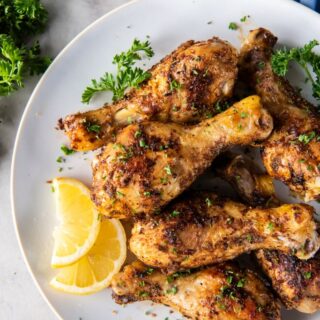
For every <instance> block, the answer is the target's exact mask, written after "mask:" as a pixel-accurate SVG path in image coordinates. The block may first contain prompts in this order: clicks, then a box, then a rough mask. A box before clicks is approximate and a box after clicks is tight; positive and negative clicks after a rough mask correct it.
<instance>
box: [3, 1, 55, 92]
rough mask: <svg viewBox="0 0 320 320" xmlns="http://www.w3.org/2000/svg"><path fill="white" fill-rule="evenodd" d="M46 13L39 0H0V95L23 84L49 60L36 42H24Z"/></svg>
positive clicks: (38, 28)
mask: <svg viewBox="0 0 320 320" xmlns="http://www.w3.org/2000/svg"><path fill="white" fill-rule="evenodd" d="M47 19H48V13H47V11H46V10H45V8H44V7H43V6H42V4H41V3H40V2H39V0H2V1H0V96H7V95H9V94H11V93H12V92H13V91H15V90H17V89H19V88H20V87H23V81H24V78H25V76H27V75H35V74H41V73H43V72H44V71H45V69H46V68H47V67H48V65H49V64H50V62H51V59H50V58H48V57H42V56H41V55H40V53H41V52H40V46H39V43H38V42H35V43H34V45H33V46H32V47H27V46H26V45H25V43H26V42H27V41H28V40H29V38H30V37H31V36H33V35H35V34H37V33H40V32H41V31H43V29H44V27H45V25H46V22H47Z"/></svg>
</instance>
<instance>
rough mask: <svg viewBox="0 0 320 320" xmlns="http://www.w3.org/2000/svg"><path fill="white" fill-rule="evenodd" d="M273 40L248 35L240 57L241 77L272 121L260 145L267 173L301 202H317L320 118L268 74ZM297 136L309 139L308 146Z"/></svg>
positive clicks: (265, 34)
mask: <svg viewBox="0 0 320 320" xmlns="http://www.w3.org/2000/svg"><path fill="white" fill-rule="evenodd" d="M276 41H277V38H276V37H275V36H274V35H273V34H272V33H271V32H269V31H268V30H265V29H262V28H260V29H257V30H253V31H251V32H250V34H249V36H248V38H247V39H246V41H245V42H244V44H243V46H242V49H241V55H240V69H241V74H242V76H244V77H245V78H246V79H249V82H250V83H251V86H252V87H253V88H254V90H255V91H256V93H257V94H258V95H259V96H261V99H262V102H263V105H264V106H265V107H266V108H267V109H268V110H269V111H270V113H271V114H272V116H273V117H274V119H275V130H274V132H273V134H272V135H271V137H270V138H269V139H268V140H267V141H266V142H265V143H264V144H263V149H262V158H263V162H264V165H265V167H266V169H267V171H268V173H269V174H270V175H271V176H272V177H274V178H276V179H279V180H281V181H283V182H284V183H286V184H287V185H288V186H289V187H290V189H291V190H292V191H294V192H296V193H297V194H299V195H300V196H302V197H304V199H305V201H309V200H313V199H319V198H320V168H319V163H320V140H319V139H317V136H319V135H320V120H319V119H320V118H319V115H318V114H317V112H316V111H315V108H314V106H313V105H311V104H310V103H309V102H307V101H306V100H305V99H303V98H302V97H301V96H300V95H299V94H298V93H297V92H296V91H295V90H294V89H293V88H292V87H291V85H290V84H289V83H288V82H287V81H286V80H285V79H284V78H281V77H278V76H277V75H275V74H274V73H273V72H272V68H271V64H270V59H271V54H272V49H273V46H274V45H275V43H276ZM300 135H307V136H309V137H310V136H313V135H314V138H313V139H312V141H310V142H309V143H305V142H303V141H299V136H300Z"/></svg>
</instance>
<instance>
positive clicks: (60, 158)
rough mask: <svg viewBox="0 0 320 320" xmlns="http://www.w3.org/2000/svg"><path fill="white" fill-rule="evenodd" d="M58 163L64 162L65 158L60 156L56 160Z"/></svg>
mask: <svg viewBox="0 0 320 320" xmlns="http://www.w3.org/2000/svg"><path fill="white" fill-rule="evenodd" d="M56 161H57V162H58V163H62V162H64V158H63V157H62V156H59V157H58V158H57V160H56Z"/></svg>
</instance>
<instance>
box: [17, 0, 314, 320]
mask: <svg viewBox="0 0 320 320" xmlns="http://www.w3.org/2000/svg"><path fill="white" fill-rule="evenodd" d="M248 14H249V15H250V16H251V18H250V20H249V22H248V23H246V24H241V25H242V28H243V31H246V30H249V29H253V28H255V27H258V26H263V27H266V28H269V29H270V30H272V32H274V33H275V34H276V35H277V36H278V37H279V38H280V41H281V43H283V44H287V45H302V44H304V43H305V42H307V41H309V40H310V39H314V38H317V37H319V30H320V17H319V16H318V14H316V13H314V12H312V11H311V10H309V9H306V8H305V7H303V6H301V5H298V4H297V3H295V2H293V1H289V0H282V1H280V0H256V1H252V0H224V1H221V0H140V1H135V2H132V3H130V4H128V5H125V6H122V7H121V8H120V9H118V10H115V11H113V12H111V13H109V14H107V15H105V16H104V17H102V18H101V19H99V20H98V21H96V22H95V23H94V24H92V25H91V26H90V27H89V28H87V29H86V30H85V31H84V32H82V33H81V34H80V35H79V36H77V37H76V38H75V39H74V40H73V41H72V42H71V43H70V44H69V45H68V46H67V47H66V48H65V49H64V50H63V51H62V52H61V53H60V55H59V56H58V57H57V58H56V59H55V61H54V62H53V63H52V65H51V66H50V68H49V69H48V71H47V72H46V73H45V75H44V76H43V77H42V79H41V81H40V82H39V84H38V86H37V88H36V89H35V90H34V93H33V94H32V96H31V98H30V100H29V103H28V106H27V108H26V110H25V112H24V115H23V119H22V121H21V124H20V128H19V132H18V135H17V139H16V144H15V150H14V156H13V164H12V181H11V182H12V208H13V212H14V219H15V224H16V229H17V235H18V238H19V240H20V245H21V249H22V252H23V254H24V256H25V261H26V264H27V266H28V268H29V270H30V272H31V274H32V277H33V278H34V280H35V282H36V283H37V285H38V287H39V289H40V290H41V292H42V293H43V297H44V298H45V299H46V300H47V302H48V303H49V304H50V305H51V307H52V309H53V310H55V312H56V314H57V315H60V317H62V318H63V319H65V320H69V319H80V317H81V319H83V320H89V319H91V320H93V319H94V320H100V319H103V320H105V319H110V318H112V319H121V320H130V319H132V320H133V319H140V320H144V319H150V316H148V315H145V311H147V310H152V311H153V312H155V313H157V315H158V319H164V318H165V317H169V319H171V320H173V319H181V318H182V317H181V316H180V315H178V314H170V313H169V309H168V308H166V307H162V306H156V305H154V306H152V305H150V303H147V302H144V303H136V304H131V305H128V306H127V307H125V308H123V307H119V306H118V305H116V304H115V303H114V302H113V301H112V299H111V294H110V290H106V291H103V292H100V293H98V294H95V295H91V296H85V297H78V296H71V295H67V294H63V293H59V292H56V291H54V290H53V289H51V288H50V287H49V285H48V281H49V279H50V278H51V277H52V276H53V274H54V273H55V271H53V270H51V269H50V255H51V248H52V237H51V233H52V229H53V226H54V224H55V209H54V202H53V196H52V194H51V193H50V186H49V185H48V184H47V183H46V181H47V180H49V179H52V178H53V177H55V176H57V175H64V176H65V175H67V176H72V177H77V178H79V179H81V180H83V181H85V182H87V183H90V176H91V172H90V160H89V158H90V157H91V156H92V155H90V154H87V155H82V154H75V155H72V156H68V157H67V162H66V163H65V164H63V165H62V167H63V168H64V170H63V172H62V173H59V172H58V168H59V164H58V163H57V162H56V159H57V157H58V156H59V155H61V152H60V146H61V144H62V143H67V141H66V139H65V137H64V136H63V134H62V133H61V132H59V131H57V130H54V127H55V126H56V123H57V120H58V119H59V118H60V117H62V116H64V115H66V114H69V113H72V112H77V111H79V110H85V107H84V106H81V103H80V97H81V93H82V91H83V89H84V88H85V86H86V85H87V84H88V83H89V81H90V79H92V78H97V77H99V76H101V75H102V74H103V73H104V71H107V70H113V65H112V63H111V61H112V57H113V56H114V54H116V53H118V52H120V51H122V50H124V49H127V48H128V47H129V46H130V44H131V42H132V40H133V39H134V38H135V37H137V38H139V39H141V40H142V39H145V38H146V36H147V35H150V39H151V42H152V46H153V48H154V50H155V53H156V55H155V57H154V58H153V59H152V60H151V61H148V62H147V65H148V66H151V65H152V64H153V63H155V62H156V61H158V60H159V59H160V58H162V57H163V56H164V55H165V54H167V53H169V52H170V51H171V50H173V49H174V48H176V46H177V45H179V44H180V43H182V42H183V41H186V40H188V39H197V40H201V39H208V38H210V37H212V36H214V35H215V36H219V37H221V38H222V39H227V40H229V41H231V42H232V43H233V44H234V45H236V46H239V44H240V36H239V32H238V31H232V30H229V29H228V25H229V23H230V22H231V21H235V22H238V23H240V22H239V20H240V18H241V17H243V16H244V15H248ZM211 21H212V23H209V24H208V22H211ZM295 81H296V82H297V83H299V81H300V82H301V83H302V82H303V77H302V76H301V75H299V74H298V76H297V77H295ZM105 99H106V97H100V98H99V99H96V100H95V101H94V104H95V105H96V106H99V105H100V104H102V103H103V101H104V100H105ZM91 107H93V106H91ZM84 158H88V159H87V160H84ZM68 167H72V169H71V170H69V169H68ZM280 189H281V190H280V195H281V198H283V199H287V200H288V201H289V200H290V201H292V199H288V191H287V189H285V188H281V187H280ZM113 310H116V311H117V314H114V313H113ZM317 318H318V319H319V313H318V314H317V315H309V316H308V315H302V314H298V313H294V312H291V313H286V314H285V316H284V319H288V320H289V319H290V320H298V319H305V320H308V319H309V320H311V319H313V320H315V319H317Z"/></svg>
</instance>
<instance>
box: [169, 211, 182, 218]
mask: <svg viewBox="0 0 320 320" xmlns="http://www.w3.org/2000/svg"><path fill="white" fill-rule="evenodd" d="M179 214H180V211H178V210H173V211H172V212H171V216H172V217H177V216H179Z"/></svg>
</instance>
